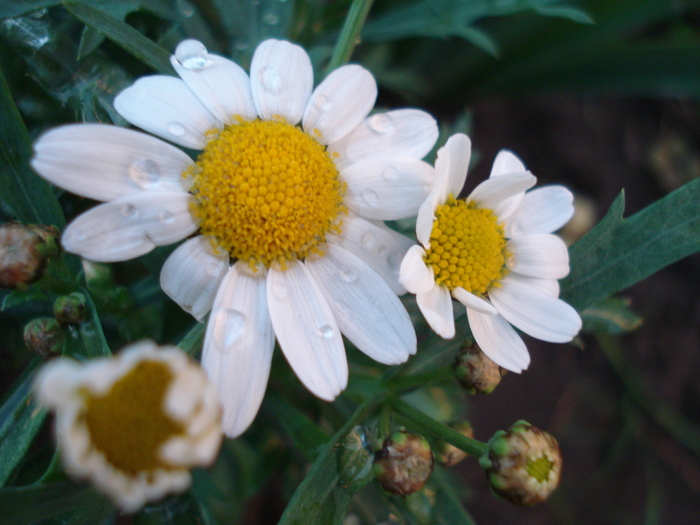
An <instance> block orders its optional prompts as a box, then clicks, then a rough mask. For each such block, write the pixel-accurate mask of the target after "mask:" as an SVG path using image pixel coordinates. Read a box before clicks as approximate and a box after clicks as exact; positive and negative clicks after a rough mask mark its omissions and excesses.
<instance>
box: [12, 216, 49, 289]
mask: <svg viewBox="0 0 700 525" xmlns="http://www.w3.org/2000/svg"><path fill="white" fill-rule="evenodd" d="M58 237H59V234H58V230H57V229H56V228H54V227H53V226H38V225H30V226H25V225H24V224H20V223H18V222H8V223H5V224H3V225H2V226H0V287H2V288H26V287H27V286H29V285H30V284H32V283H34V282H36V281H38V280H39V279H40V278H41V276H42V275H43V273H44V269H45V268H46V263H47V261H48V259H49V258H50V257H52V256H55V255H56V254H58V253H59V245H58Z"/></svg>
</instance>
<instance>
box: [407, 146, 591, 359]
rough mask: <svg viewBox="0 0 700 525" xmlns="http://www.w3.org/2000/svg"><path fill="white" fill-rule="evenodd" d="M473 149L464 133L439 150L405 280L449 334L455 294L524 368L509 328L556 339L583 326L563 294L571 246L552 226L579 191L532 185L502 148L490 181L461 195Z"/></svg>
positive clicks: (499, 355)
mask: <svg viewBox="0 0 700 525" xmlns="http://www.w3.org/2000/svg"><path fill="white" fill-rule="evenodd" d="M470 156H471V143H470V141H469V138H468V137H467V136H466V135H462V134H457V135H454V136H452V137H450V139H449V140H448V141H447V144H445V146H444V147H443V148H441V149H440V151H439V152H438V156H437V160H436V162H435V184H434V186H433V190H432V191H431V193H430V195H429V196H428V198H427V199H426V201H425V203H423V205H422V206H421V208H420V210H419V212H418V219H417V222H416V236H417V238H418V242H419V243H420V244H417V245H414V246H413V247H411V248H410V249H409V250H408V252H407V253H406V256H405V257H404V259H403V261H402V262H401V268H400V276H399V282H400V283H401V284H403V285H404V286H405V287H406V289H407V290H408V291H410V292H412V293H415V294H416V301H417V303H418V306H419V308H420V310H421V312H422V313H423V315H424V316H425V318H426V320H427V321H428V323H429V324H430V326H431V327H432V328H433V330H435V331H436V332H437V333H438V334H439V335H440V336H442V337H444V338H446V339H449V338H451V337H454V335H455V324H454V317H453V310H452V298H454V299H457V300H458V301H459V302H460V303H462V304H463V305H464V306H465V307H466V309H467V317H468V319H469V326H470V328H471V331H472V334H473V336H474V339H475V340H476V342H477V344H478V345H479V346H480V347H481V349H482V350H483V351H484V353H486V355H488V356H489V357H490V358H491V359H492V360H493V361H495V362H496V363H497V364H499V365H500V366H502V367H504V368H507V369H508V370H512V371H514V372H520V371H522V370H524V369H525V368H527V366H528V365H529V364H530V355H529V354H528V351H527V348H526V347H525V343H524V342H523V340H522V339H521V338H520V336H519V335H518V333H517V332H516V331H515V330H514V329H513V326H515V327H516V328H518V329H520V330H522V331H523V332H525V333H526V334H529V335H531V336H532V337H536V338H537V339H541V340H543V341H550V342H555V343H564V342H567V341H571V339H573V337H574V336H575V335H576V334H577V333H578V332H579V330H580V329H581V318H580V317H579V315H578V313H577V312H576V310H574V309H573V308H572V307H571V306H569V305H568V304H566V303H565V302H564V301H562V300H560V299H558V296H559V283H558V281H557V279H561V278H563V277H566V275H568V273H569V253H568V251H567V249H566V245H565V244H564V241H562V240H561V239H560V238H559V237H557V236H556V235H553V234H552V232H554V231H556V230H558V229H559V228H561V227H562V226H563V225H564V224H565V223H566V222H567V221H568V220H569V219H570V218H571V215H572V214H573V211H574V210H573V204H572V203H573V195H572V194H571V192H570V191H568V190H567V189H566V188H564V187H561V186H546V187H542V188H539V189H536V190H532V191H529V192H526V190H528V189H530V188H532V187H533V186H534V185H535V183H536V182H537V179H536V178H535V177H534V176H533V175H532V174H531V173H530V172H529V171H527V170H526V169H525V166H524V165H523V163H522V162H521V161H520V160H519V159H518V158H517V157H516V156H515V155H513V154H512V153H510V152H509V151H505V150H504V151H501V152H500V153H499V154H498V156H497V157H496V160H495V161H494V164H493V168H492V169H491V175H490V177H489V179H488V180H486V181H484V182H482V183H481V184H479V185H478V186H477V187H476V188H475V189H474V191H472V192H471V194H470V195H469V196H468V197H467V198H466V199H465V200H461V199H457V198H456V197H457V196H458V195H459V193H460V191H461V190H462V187H463V186H464V183H465V181H466V178H467V168H468V166H469V158H470ZM511 325H513V326H511Z"/></svg>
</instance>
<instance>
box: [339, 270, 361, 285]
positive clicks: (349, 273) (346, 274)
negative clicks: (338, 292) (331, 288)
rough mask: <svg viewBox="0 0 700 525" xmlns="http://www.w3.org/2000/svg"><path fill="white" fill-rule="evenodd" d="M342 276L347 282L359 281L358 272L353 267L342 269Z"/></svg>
mask: <svg viewBox="0 0 700 525" xmlns="http://www.w3.org/2000/svg"><path fill="white" fill-rule="evenodd" d="M340 278H341V279H342V280H343V281H345V282H346V283H354V282H355V281H357V272H356V271H355V270H353V269H352V268H343V269H342V270H340Z"/></svg>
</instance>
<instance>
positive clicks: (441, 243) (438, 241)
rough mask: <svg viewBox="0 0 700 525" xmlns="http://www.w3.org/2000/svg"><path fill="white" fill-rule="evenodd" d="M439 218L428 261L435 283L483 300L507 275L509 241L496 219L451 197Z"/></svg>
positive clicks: (435, 223) (438, 215) (488, 212)
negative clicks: (459, 289) (468, 293)
mask: <svg viewBox="0 0 700 525" xmlns="http://www.w3.org/2000/svg"><path fill="white" fill-rule="evenodd" d="M435 216H436V219H435V222H434V223H433V230H432V232H431V233H430V248H429V249H427V250H426V253H425V258H424V261H425V263H426V264H427V265H429V266H430V267H431V268H432V269H433V273H434V275H435V282H436V283H437V284H441V285H443V286H446V287H447V288H448V289H449V290H454V289H455V288H464V289H465V290H466V291H468V292H471V293H473V294H475V295H479V296H483V295H484V294H485V293H486V291H487V290H488V289H489V287H490V286H491V285H492V284H493V283H494V282H496V281H497V280H499V279H500V278H501V277H503V276H504V275H505V273H506V272H507V269H506V268H505V245H506V240H505V237H504V235H503V228H502V227H501V226H500V225H499V224H498V223H497V222H496V215H495V214H494V213H493V212H492V211H491V210H489V209H486V208H477V207H476V206H475V205H474V204H473V203H469V204H467V203H466V202H465V201H463V200H457V199H455V198H454V197H453V196H452V195H450V196H449V198H448V199H447V202H446V203H445V204H442V205H441V206H438V208H437V210H436V211H435Z"/></svg>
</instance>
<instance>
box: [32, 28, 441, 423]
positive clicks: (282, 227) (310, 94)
mask: <svg viewBox="0 0 700 525" xmlns="http://www.w3.org/2000/svg"><path fill="white" fill-rule="evenodd" d="M171 61H172V64H173V67H174V68H175V70H176V71H177V73H178V75H179V77H180V78H175V77H169V76H160V75H157V76H150V77H145V78H142V79H140V80H138V81H137V82H136V83H135V84H134V85H133V86H131V87H129V88H127V89H126V90H124V91H123V92H122V93H120V94H119V96H117V98H116V100H115V108H116V109H117V111H118V112H119V113H120V114H121V115H122V116H123V117H124V118H126V119H127V120H128V121H129V122H131V123H132V124H134V125H136V126H138V127H140V128H142V129H144V130H146V131H148V132H150V133H153V134H154V135H158V136H159V137H161V138H162V139H166V140H168V141H170V142H173V143H175V144H177V145H179V146H184V147H186V148H190V149H194V150H202V151H201V153H200V154H199V156H198V157H197V158H196V160H195V161H192V160H191V158H190V157H189V156H188V155H187V154H186V153H184V152H183V151H181V150H179V149H177V148H176V147H174V146H172V145H170V144H167V143H166V142H163V141H162V140H160V139H157V138H154V137H151V136H149V135H145V134H142V133H139V132H136V131H131V130H128V129H123V128H119V127H115V126H105V125H92V124H82V125H73V126H65V127H62V128H58V129H55V130H52V131H49V132H48V133H46V134H45V135H43V136H42V137H41V138H40V140H39V141H38V142H37V143H36V145H35V151H36V154H35V157H34V159H33V161H32V166H33V167H34V169H35V170H36V171H37V172H38V173H40V174H41V175H42V176H44V177H45V178H46V179H48V180H50V181H51V182H53V183H55V184H56V185H58V186H61V187H62V188H65V189H67V190H69V191H72V192H74V193H77V194H79V195H83V196H85V197H90V198H93V199H97V200H102V201H107V202H106V203H105V204H102V205H100V206H97V207H95V208H93V209H92V210H90V211H88V212H87V213H85V214H83V215H81V216H80V217H78V218H77V219H76V220H75V221H73V223H72V224H70V225H69V227H68V228H67V229H66V231H65V232H64V234H63V238H62V242H63V245H64V247H65V248H66V249H67V250H68V251H70V252H73V253H77V254H79V255H81V256H83V257H85V258H86V259H90V260H95V261H106V262H110V261H122V260H126V259H131V258H134V257H138V256H140V255H143V254H145V253H147V252H149V251H150V250H152V249H153V248H154V247H155V246H160V245H166V244H170V243H174V242H177V241H180V240H182V239H185V238H186V237H190V236H191V235H193V234H196V235H194V236H193V237H191V238H189V239H188V240H187V241H185V242H184V243H183V244H182V245H181V246H179V247H178V248H177V249H176V250H175V251H174V252H173V253H172V255H171V256H170V257H169V258H168V259H167V261H166V262H165V264H164V266H163V269H162V272H161V286H162V288H163V290H165V292H166V293H167V294H168V295H169V296H170V297H171V298H172V299H173V300H175V301H176V302H177V303H178V304H180V306H182V307H183V308H184V309H185V310H187V311H188V312H190V313H191V314H192V315H194V316H195V317H196V318H197V319H200V320H201V319H202V318H204V316H206V314H207V313H208V312H209V311H210V310H211V314H210V318H209V322H208V326H207V330H206V335H205V339H204V349H203V355H202V363H203V366H204V368H205V369H206V370H207V373H208V375H209V377H210V379H211V380H212V381H213V382H214V383H215V384H216V385H217V386H218V389H219V393H220V396H221V401H222V403H223V406H224V429H225V432H226V433H227V434H228V435H230V436H236V435H238V434H240V433H242V432H243V431H244V430H245V429H246V428H247V427H248V425H249V424H250V422H251V421H252V420H253V418H254V417H255V414H256V413H257V411H258V408H259V406H260V403H261V401H262V398H263V394H264V392H265V387H266V384H267V380H268V375H269V372H270V362H271V359H272V352H273V347H274V343H275V337H276V338H277V341H278V342H279V345H280V347H281V349H282V351H283V353H284V355H285V357H286V358H287V360H288V362H289V363H290V365H291V366H292V368H293V369H294V371H295V372H296V374H297V376H298V377H299V379H300V380H301V381H302V383H304V385H306V387H307V388H308V389H309V390H311V392H313V393H314V394H315V395H317V396H318V397H320V398H322V399H325V400H333V399H334V398H335V397H336V396H337V395H338V394H339V393H340V392H341V391H342V390H343V389H344V388H345V386H346V384H347V379H348V367H347V361H346V356H345V350H344V346H343V340H342V337H341V333H342V334H344V335H345V336H346V337H347V338H348V339H349V340H350V341H351V342H352V343H353V344H354V345H355V346H357V348H359V349H360V350H361V351H363V352H364V353H366V354H367V355H369V356H370V357H372V358H373V359H375V360H376V361H379V362H380V363H385V364H398V363H401V362H404V361H405V360H406V359H407V358H408V357H409V355H411V354H413V353H415V351H416V337H415V332H414V329H413V326H412V324H411V322H410V319H409V316H408V314H407V312H406V310H405V309H404V307H403V305H402V304H401V302H400V301H399V299H398V297H397V294H399V293H404V292H405V290H404V289H403V287H402V286H401V285H400V284H399V282H398V267H399V264H400V262H401V259H402V258H403V255H404V253H405V252H406V250H407V249H408V248H409V247H410V245H411V241H410V240H409V239H408V238H406V237H404V236H402V235H399V234H398V233H396V232H394V231H392V230H390V229H389V228H387V227H386V226H385V225H384V224H383V223H382V222H381V221H383V220H390V219H401V218H405V217H411V216H415V215H416V213H417V212H418V208H419V207H420V205H421V203H422V202H423V200H424V199H425V197H426V196H427V195H428V192H429V191H430V188H431V187H432V181H433V174H434V170H433V168H432V167H431V166H430V165H428V164H426V163H425V162H423V161H421V160H420V159H421V158H422V157H423V156H424V155H425V154H426V153H427V152H428V151H430V149H431V148H432V146H433V144H434V143H435V141H436V140H437V126H436V123H435V121H434V120H433V118H432V117H430V116H429V115H428V114H426V113H424V112H422V111H418V110H414V109H400V110H394V111H389V112H386V113H377V114H374V115H372V116H368V115H369V112H370V110H371V109H372V107H373V105H374V101H375V99H376V95H377V86H376V82H375V80H374V78H373V77H372V75H371V74H370V73H369V72H368V71H366V70H365V69H363V68H362V67H360V66H358V65H346V66H343V67H340V68H338V69H336V70H335V71H333V72H332V73H331V74H329V75H328V76H327V77H326V78H325V79H324V80H323V82H321V83H320V84H319V85H318V86H317V87H316V88H315V89H313V71H312V67H311V62H310V60H309V57H308V55H307V54H306V52H305V51H304V50H303V49H302V48H300V47H298V46H296V45H293V44H291V43H289V42H285V41H278V40H267V41H264V42H262V43H261V44H260V45H259V46H258V48H257V49H256V51H255V54H254V56H253V60H252V64H251V70H250V77H249V76H248V75H247V74H246V73H245V71H243V69H242V68H240V67H239V66H238V65H236V64H235V63H234V62H232V61H230V60H228V59H226V58H223V57H221V56H217V55H214V54H210V53H208V52H207V50H206V49H205V48H204V46H203V45H202V44H201V43H199V42H197V41H194V40H186V41H184V42H182V43H181V44H180V45H179V46H178V48H177V50H176V52H175V55H174V56H173V57H172V58H171Z"/></svg>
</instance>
